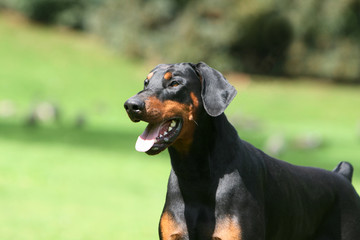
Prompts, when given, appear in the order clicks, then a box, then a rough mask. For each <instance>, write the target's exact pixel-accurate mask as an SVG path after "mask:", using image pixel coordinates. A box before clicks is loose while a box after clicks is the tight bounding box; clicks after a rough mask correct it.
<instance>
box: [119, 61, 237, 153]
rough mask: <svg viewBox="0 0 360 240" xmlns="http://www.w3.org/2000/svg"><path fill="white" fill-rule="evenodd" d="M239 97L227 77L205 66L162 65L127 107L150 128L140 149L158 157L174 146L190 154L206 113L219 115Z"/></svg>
mask: <svg viewBox="0 0 360 240" xmlns="http://www.w3.org/2000/svg"><path fill="white" fill-rule="evenodd" d="M235 95H236V90H235V88H234V87H233V86H231V85H230V84H229V83H228V81H227V80H226V79H225V78H224V76H223V75H222V74H221V73H220V72H218V71H217V70H215V69H213V68H211V67H209V66H208V65H206V64H205V63H202V62H201V63H198V64H191V63H178V64H160V65H158V66H156V67H155V68H154V69H153V70H152V71H151V72H150V73H149V74H148V75H147V77H146V79H145V81H144V89H143V90H142V91H141V92H139V93H138V94H136V95H135V96H133V97H131V98H129V99H128V100H127V101H126V102H125V104H124V107H125V109H126V112H127V113H128V115H129V117H130V119H131V120H132V121H134V122H139V121H145V122H148V123H149V124H148V126H147V127H146V129H145V131H144V132H143V133H142V134H141V135H140V136H139V138H138V140H137V142H136V146H135V148H136V150H137V151H140V152H146V153H147V154H150V155H154V154H158V153H159V152H161V151H163V150H164V149H166V148H167V147H168V146H170V145H172V146H174V147H175V148H177V149H178V150H179V151H186V149H188V147H189V145H190V144H191V142H192V138H193V134H194V130H195V128H196V126H197V125H198V124H201V123H197V119H198V115H199V114H201V113H202V112H204V113H205V114H208V115H210V116H212V117H216V116H219V115H220V114H222V113H223V112H224V110H225V108H226V107H227V106H228V105H229V103H230V102H231V101H232V99H233V98H234V97H235Z"/></svg>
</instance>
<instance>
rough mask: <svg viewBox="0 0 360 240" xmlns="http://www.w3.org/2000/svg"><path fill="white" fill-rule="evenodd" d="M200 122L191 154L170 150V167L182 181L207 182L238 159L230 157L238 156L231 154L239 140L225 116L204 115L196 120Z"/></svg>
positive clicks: (223, 171) (222, 172) (170, 148)
mask: <svg viewBox="0 0 360 240" xmlns="http://www.w3.org/2000/svg"><path fill="white" fill-rule="evenodd" d="M197 123H198V126H197V128H196V130H195V132H194V136H193V141H192V145H191V148H190V150H189V152H186V153H182V152H178V151H177V150H176V149H175V148H172V147H169V153H170V157H171V164H172V167H173V169H174V171H175V173H176V175H177V176H178V177H179V178H183V179H184V180H189V181H208V180H209V179H212V178H218V177H220V176H219V174H224V173H225V172H226V171H227V170H228V169H225V168H227V167H231V166H233V165H234V164H230V163H231V161H232V160H233V159H235V156H231V155H232V154H236V153H232V152H231V149H233V147H232V146H233V145H239V144H240V141H239V137H238V135H237V132H236V130H235V128H234V127H233V126H232V125H231V124H230V123H229V122H228V120H227V118H226V116H225V114H221V115H220V116H218V117H211V116H209V115H207V114H203V115H202V116H201V117H199V118H198V119H197ZM224 146H227V147H225V148H224ZM229 151H230V152H229ZM223 156H227V158H224V157H223Z"/></svg>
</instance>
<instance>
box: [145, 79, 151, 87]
mask: <svg viewBox="0 0 360 240" xmlns="http://www.w3.org/2000/svg"><path fill="white" fill-rule="evenodd" d="M149 82H150V81H149V79H145V81H144V87H147V85H149Z"/></svg>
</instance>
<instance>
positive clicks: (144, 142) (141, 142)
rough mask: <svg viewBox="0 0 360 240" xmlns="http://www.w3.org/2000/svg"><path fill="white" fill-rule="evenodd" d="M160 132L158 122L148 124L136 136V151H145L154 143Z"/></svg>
mask: <svg viewBox="0 0 360 240" xmlns="http://www.w3.org/2000/svg"><path fill="white" fill-rule="evenodd" d="M159 132H160V124H149V125H148V126H147V127H146V129H145V131H144V132H143V133H142V134H141V135H140V136H139V137H138V139H137V141H136V144H135V149H136V151H138V152H147V151H149V150H150V148H151V147H152V146H153V145H154V143H155V140H156V137H157V136H158V135H159Z"/></svg>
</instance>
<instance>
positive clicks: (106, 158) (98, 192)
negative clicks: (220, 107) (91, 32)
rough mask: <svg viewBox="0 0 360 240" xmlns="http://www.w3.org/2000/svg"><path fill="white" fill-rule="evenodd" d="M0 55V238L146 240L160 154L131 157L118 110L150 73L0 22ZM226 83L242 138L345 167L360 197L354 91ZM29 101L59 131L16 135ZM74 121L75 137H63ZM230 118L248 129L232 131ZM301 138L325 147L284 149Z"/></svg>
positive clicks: (85, 39)
mask: <svg viewBox="0 0 360 240" xmlns="http://www.w3.org/2000/svg"><path fill="white" fill-rule="evenodd" d="M0 52H1V55H0V66H1V67H0V101H1V100H2V99H10V100H12V101H13V102H14V103H15V105H16V109H17V111H16V115H15V116H12V117H10V118H6V119H1V118H0V212H1V214H0V239H2V240H17V239H21V240H41V239H44V240H45V239H46V240H48V239H52V240H57V239H59V240H60V239H61V240H66V239H84V240H92V239H94V240H98V239H108V240H111V239H157V225H158V220H159V215H160V213H161V210H162V206H163V203H164V199H165V192H166V184H167V177H168V174H169V169H170V163H169V159H168V155H167V153H163V154H161V155H159V156H156V157H149V156H146V155H144V154H141V153H137V152H135V150H134V144H135V141H136V138H137V135H139V134H140V133H141V132H142V131H143V129H144V127H145V125H144V124H143V123H139V124H133V123H131V122H130V121H129V120H128V118H127V116H126V114H125V111H124V110H123V107H122V105H123V102H124V101H125V100H126V99H127V98H128V97H129V96H131V95H133V94H135V93H136V92H138V91H139V90H140V88H141V87H142V81H143V79H144V77H145V76H146V74H147V71H148V70H149V69H150V68H151V67H152V66H150V67H149V68H148V67H145V66H144V64H142V63H140V62H135V61H129V60H127V59H125V58H122V57H119V56H116V55H114V54H113V53H111V52H109V50H106V49H105V48H104V47H103V46H102V44H101V42H100V41H99V40H97V39H94V38H93V37H91V36H86V35H82V34H77V33H73V32H69V31H64V30H62V29H51V28H45V27H41V26H34V25H31V24H28V23H26V22H24V21H23V20H21V19H19V18H17V17H13V16H9V14H1V13H0ZM229 78H230V79H232V78H231V77H229ZM254 80H255V81H254ZM264 80H268V81H264ZM233 83H234V85H235V86H236V88H237V89H238V96H237V97H236V98H235V100H234V101H233V103H232V104H231V105H230V106H229V109H228V110H227V114H228V116H229V118H230V119H231V120H232V121H233V123H234V124H235V126H238V129H239V134H240V136H241V137H242V138H243V139H246V140H248V141H250V142H251V143H253V144H254V145H256V146H258V147H260V148H264V142H265V140H266V139H267V138H268V137H269V136H271V135H273V134H278V133H281V134H283V135H284V137H285V139H286V148H285V150H284V153H283V154H282V155H280V158H282V159H284V160H287V161H289V162H293V163H296V164H301V165H308V166H318V167H323V168H326V169H332V168H334V167H335V166H336V164H337V163H338V162H339V161H350V162H352V164H353V165H354V167H355V175H354V185H355V186H356V188H357V190H358V191H359V190H360V139H359V136H358V134H359V130H357V124H359V121H360V111H358V106H360V97H359V90H360V88H359V87H355V86H335V85H331V84H325V83H316V84H315V83H313V82H312V81H310V80H307V81H295V80H290V81H287V82H284V81H281V80H279V79H275V78H272V79H264V78H263V77H256V76H255V77H251V81H250V84H248V82H246V83H244V82H243V81H239V80H238V78H237V79H236V80H234V81H233ZM40 101H51V102H54V103H56V104H58V106H59V107H60V109H61V116H62V118H61V123H60V124H55V123H51V122H50V123H47V124H42V125H40V126H39V127H37V128H29V127H25V126H24V121H25V118H26V115H27V114H28V112H29V111H30V109H31V108H32V107H33V106H34V104H36V103H38V102H40ZM79 113H81V114H84V116H86V119H87V124H86V126H85V127H84V128H83V129H76V128H75V127H74V119H75V117H76V115H77V114H79ZM240 113H241V115H242V116H245V117H246V118H252V119H255V120H256V121H257V122H258V127H257V128H256V129H253V130H246V129H243V128H240V127H239V126H240V125H241V124H242V123H241V121H242V120H241V119H244V118H243V117H240V120H239V114H240ZM307 132H314V133H316V134H318V135H321V136H322V137H323V139H324V145H323V146H322V147H320V148H318V149H314V150H299V149H297V148H295V147H294V146H293V144H292V142H293V141H294V139H295V138H296V137H297V136H298V135H301V134H304V133H307Z"/></svg>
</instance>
